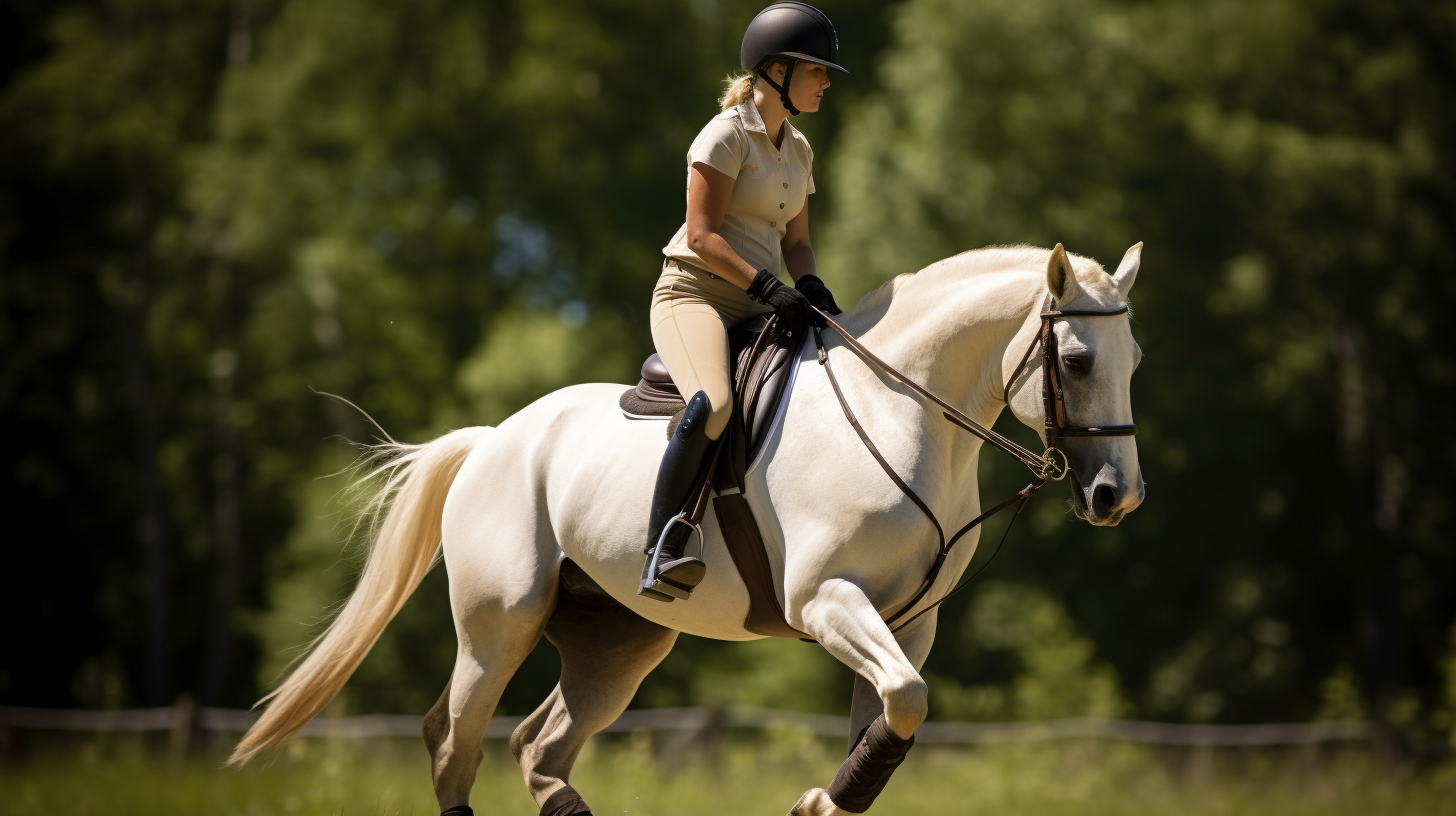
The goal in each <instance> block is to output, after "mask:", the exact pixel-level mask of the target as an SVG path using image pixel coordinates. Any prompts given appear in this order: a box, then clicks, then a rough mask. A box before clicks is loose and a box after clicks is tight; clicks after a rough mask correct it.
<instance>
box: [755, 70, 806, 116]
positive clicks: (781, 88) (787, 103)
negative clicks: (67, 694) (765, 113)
mask: <svg viewBox="0 0 1456 816" xmlns="http://www.w3.org/2000/svg"><path fill="white" fill-rule="evenodd" d="M798 63H799V61H798V60H796V59H791V60H789V67H788V68H785V69H784V84H782V85H780V84H778V83H777V82H774V81H773V78H772V77H770V76H769V75H768V71H765V70H763V69H762V68H760V69H758V75H759V76H761V77H763V81H764V82H767V83H768V86H769V87H770V88H773V89H774V90H775V91H778V92H779V101H780V102H783V103H784V107H785V108H786V109H788V111H789V113H790V114H791V115H793V116H798V115H799V109H798V108H796V107H794V103H793V100H791V99H789V88H790V87H791V86H792V84H793V82H794V66H795V65H797V64H798Z"/></svg>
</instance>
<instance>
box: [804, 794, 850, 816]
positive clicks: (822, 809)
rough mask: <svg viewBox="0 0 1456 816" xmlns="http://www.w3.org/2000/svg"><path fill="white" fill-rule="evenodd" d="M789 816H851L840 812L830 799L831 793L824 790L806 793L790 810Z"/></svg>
mask: <svg viewBox="0 0 1456 816" xmlns="http://www.w3.org/2000/svg"><path fill="white" fill-rule="evenodd" d="M789 816H850V814H849V811H847V810H840V809H839V808H838V807H836V806H835V804H834V802H833V801H831V800H830V799H829V792H828V791H826V790H824V789H823V788H814V789H813V790H807V791H804V795H803V796H800V797H799V801H797V802H795V803H794V806H793V807H792V808H790V809H789Z"/></svg>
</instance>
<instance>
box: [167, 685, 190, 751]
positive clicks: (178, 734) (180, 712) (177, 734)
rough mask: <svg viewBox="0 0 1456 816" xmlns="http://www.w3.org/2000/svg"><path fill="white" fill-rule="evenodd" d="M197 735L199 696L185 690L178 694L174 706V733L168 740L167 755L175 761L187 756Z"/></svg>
mask: <svg viewBox="0 0 1456 816" xmlns="http://www.w3.org/2000/svg"><path fill="white" fill-rule="evenodd" d="M196 735H197V698H196V697H194V696H192V694H191V693H189V692H185V691H184V692H182V693H181V694H179V695H177V702H176V704H174V705H173V707H172V735H171V739H169V740H168V745H167V755H168V756H169V757H170V758H171V760H172V761H173V762H181V761H183V760H184V759H186V758H187V755H188V754H189V753H191V752H192V742H193V739H194V737H195V736H196Z"/></svg>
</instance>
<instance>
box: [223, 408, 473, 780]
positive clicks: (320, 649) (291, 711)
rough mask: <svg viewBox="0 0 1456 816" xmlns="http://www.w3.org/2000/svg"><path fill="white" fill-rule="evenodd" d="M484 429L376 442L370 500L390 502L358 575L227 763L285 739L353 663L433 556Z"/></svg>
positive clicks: (377, 504)
mask: <svg viewBox="0 0 1456 816" xmlns="http://www.w3.org/2000/svg"><path fill="white" fill-rule="evenodd" d="M489 430H491V429H490V428H487V427H479V428H464V429H461V430H458V431H455V432H453V433H449V434H446V435H445V436H442V437H440V438H439V439H436V440H434V441H432V442H429V443H426V444H424V445H401V444H398V443H393V442H391V443H389V444H385V445H381V446H379V447H377V448H375V451H376V456H383V457H388V459H389V461H388V462H387V463H386V464H384V465H383V466H381V467H379V468H378V469H377V470H376V471H375V472H374V473H373V474H371V475H383V476H385V484H384V486H383V487H382V488H381V489H380V491H379V493H378V494H377V495H376V496H375V498H374V499H373V501H371V502H370V504H369V507H370V508H371V509H373V510H375V511H378V510H380V509H383V508H384V507H385V506H387V507H388V508H389V510H388V513H387V514H385V516H384V520H383V522H382V523H381V524H379V525H378V527H377V529H376V530H375V531H374V536H373V539H374V540H373V543H372V546H371V547H370V548H369V558H368V561H367V562H366V563H365V565H364V571H363V572H362V573H361V574H360V575H359V583H358V585H357V586H356V587H355V588H354V593H353V594H352V595H350V596H349V601H348V603H346V604H345V605H344V608H343V609H342V610H341V611H340V612H339V615H338V617H337V618H335V619H334V621H333V623H331V624H329V628H328V629H327V630H325V631H324V633H323V634H322V635H320V636H319V638H318V639H317V640H315V641H314V645H313V649H312V651H311V652H310V653H309V655H308V657H307V658H306V659H305V660H304V661H303V663H301V664H299V666H298V668H297V669H295V670H294V671H293V673H292V674H290V675H289V676H288V679H287V680H285V681H283V684H282V685H280V686H279V687H278V688H277V689H276V690H274V691H273V693H271V694H269V695H268V696H266V697H264V698H263V699H262V700H260V701H259V704H260V705H261V704H262V703H268V707H267V708H266V709H264V711H263V716H262V717H261V718H259V720H258V721H257V722H256V723H254V724H253V727H252V728H250V729H248V733H247V734H245V735H244V736H243V739H242V741H241V742H239V743H238V747H237V748H235V749H233V753H232V756H231V757H229V758H228V764H229V765H241V764H243V763H245V762H247V761H249V760H251V759H253V758H254V757H256V756H258V755H259V754H262V753H266V752H268V751H271V750H273V749H276V748H278V747H280V746H282V745H284V744H286V743H287V742H288V741H289V740H290V739H292V738H293V735H294V734H296V733H298V730H299V729H300V728H302V727H303V726H304V725H305V724H306V723H307V722H308V721H309V720H311V719H313V718H314V717H315V716H316V715H317V714H318V713H319V712H320V711H322V710H323V708H324V706H326V705H328V704H329V702H330V701H331V700H333V699H334V697H335V695H337V694H338V693H339V690H340V689H342V688H343V687H344V683H345V682H346V681H347V680H348V679H349V677H350V675H352V674H353V673H354V670H355V669H357V668H359V664H360V663H362V662H363V661H364V656H365V655H367V654H369V650H370V649H371V648H373V646H374V643H375V641H377V640H379V635H380V634H381V633H383V632H384V627H385V626H387V625H388V624H389V622H390V621H391V620H392V619H393V618H394V616H395V615H396V614H397V613H398V612H399V610H400V608H401V607H403V606H404V603H405V601H407V600H409V596H410V595H411V594H412V593H413V592H414V591H415V588H416V587H418V586H419V585H420V581H422V580H424V577H425V573H427V572H429V571H430V567H431V565H433V564H434V561H435V556H436V554H437V553H438V552H439V549H440V519H441V515H442V514H443V511H444V506H445V496H446V495H447V494H448V493H449V491H450V485H451V483H452V482H454V481H455V475H456V474H457V473H458V472H459V471H460V466H461V464H463V463H464V462H465V457H466V456H468V455H469V454H470V451H472V450H473V449H474V448H475V446H476V444H477V443H478V442H479V441H480V438H481V437H482V436H483V435H484V434H485V433H486V432H488V431H489ZM270 701H271V702H270Z"/></svg>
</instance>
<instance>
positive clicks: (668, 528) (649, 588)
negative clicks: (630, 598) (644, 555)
mask: <svg viewBox="0 0 1456 816" xmlns="http://www.w3.org/2000/svg"><path fill="white" fill-rule="evenodd" d="M674 524H683V525H686V526H687V528H688V535H689V540H691V535H692V534H693V533H694V532H696V533H697V534H698V550H699V553H698V558H697V559H695V560H698V561H699V563H701V556H702V541H703V528H702V527H699V526H698V525H696V524H694V523H692V522H691V521H688V514H687V511H683V512H681V513H678V514H677V515H675V516H673V517H672V518H670V519H668V521H667V524H664V525H663V526H662V532H661V533H659V534H658V536H657V544H656V546H654V547H653V548H652V552H651V553H649V554H650V555H651V557H650V558H648V559H647V563H645V564H643V565H642V582H641V584H639V585H638V587H637V594H638V595H643V596H646V597H648V598H651V599H652V600H654V601H664V602H666V603H671V602H673V601H686V600H687V599H688V597H689V596H691V595H692V594H693V590H694V589H696V588H697V586H698V581H701V580H702V578H701V577H700V578H699V579H698V581H694V582H693V583H692V584H687V583H684V582H682V581H677V580H673V579H672V578H669V577H667V576H664V575H661V574H659V571H658V566H659V564H660V563H661V559H662V545H663V543H665V542H666V541H667V535H668V533H670V532H672V525H674ZM683 551H684V557H683V559H680V560H687V558H688V556H687V555H686V551H687V547H686V546H685V547H683Z"/></svg>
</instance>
